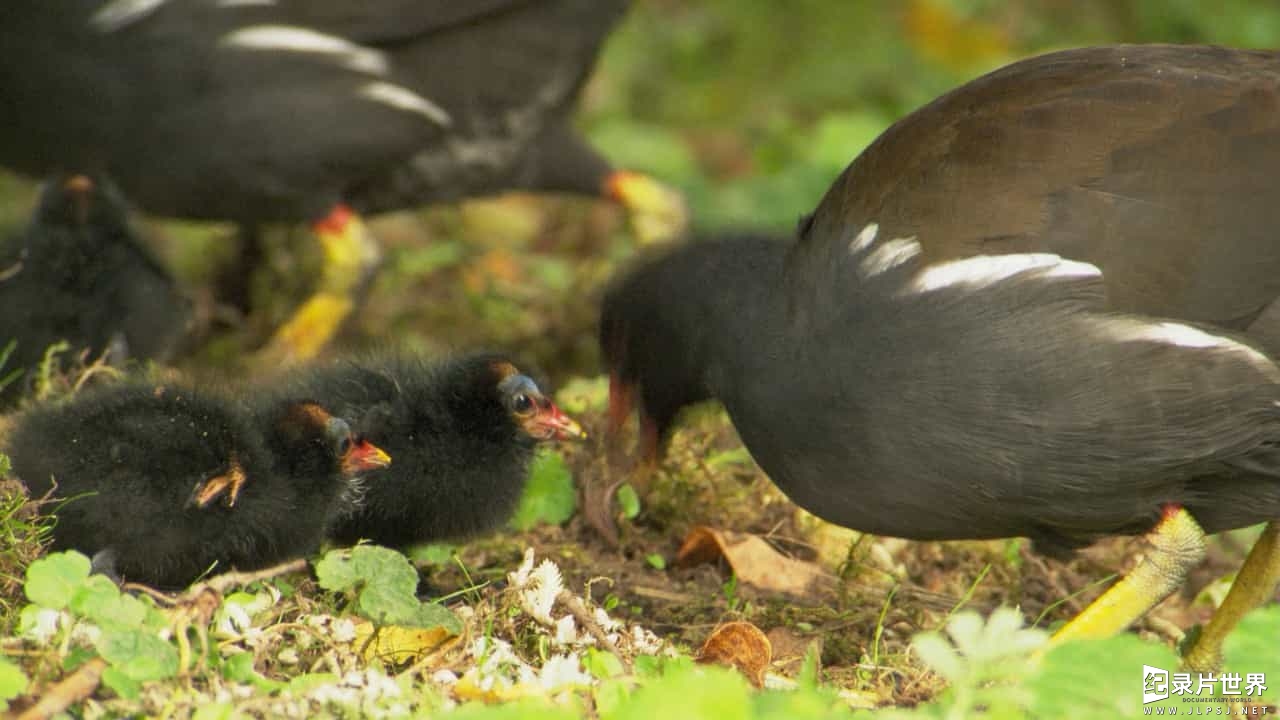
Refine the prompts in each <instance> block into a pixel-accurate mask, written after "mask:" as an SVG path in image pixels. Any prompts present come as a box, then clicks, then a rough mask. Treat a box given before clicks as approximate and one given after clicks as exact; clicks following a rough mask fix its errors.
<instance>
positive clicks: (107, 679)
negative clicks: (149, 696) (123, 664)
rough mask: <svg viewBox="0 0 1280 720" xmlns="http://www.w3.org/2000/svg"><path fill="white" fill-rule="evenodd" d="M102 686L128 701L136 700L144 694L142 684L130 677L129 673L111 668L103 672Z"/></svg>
mask: <svg viewBox="0 0 1280 720" xmlns="http://www.w3.org/2000/svg"><path fill="white" fill-rule="evenodd" d="M102 684H103V685H106V686H107V687H108V688H111V689H112V690H113V691H115V694H117V695H119V696H120V697H122V698H124V699H126V700H136V699H138V696H139V695H141V694H142V683H140V682H138V681H137V680H134V679H133V678H131V677H129V674H128V673H126V672H124V671H123V670H121V669H119V668H114V667H109V668H107V669H106V670H103V671H102Z"/></svg>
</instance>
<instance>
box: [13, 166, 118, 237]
mask: <svg viewBox="0 0 1280 720" xmlns="http://www.w3.org/2000/svg"><path fill="white" fill-rule="evenodd" d="M128 215H129V211H128V205H127V204H126V202H125V200H124V197H123V196H122V195H121V194H120V191H119V190H118V189H117V188H116V186H115V184H114V183H113V182H111V180H110V179H109V178H107V177H106V176H105V175H101V174H74V175H73V174H61V175H55V176H53V177H50V178H49V179H47V180H46V181H45V183H44V184H43V185H42V186H41V189H40V200H39V207H38V208H37V209H36V213H35V219H34V222H35V223H37V224H40V225H57V226H63V227H68V228H85V227H94V228H100V229H104V230H112V231H123V230H127V227H128Z"/></svg>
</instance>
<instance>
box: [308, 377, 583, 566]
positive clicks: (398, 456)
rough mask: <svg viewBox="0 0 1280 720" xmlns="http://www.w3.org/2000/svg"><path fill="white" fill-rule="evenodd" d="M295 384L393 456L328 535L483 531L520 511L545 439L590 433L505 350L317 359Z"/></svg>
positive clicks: (396, 540) (409, 540)
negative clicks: (324, 362)
mask: <svg viewBox="0 0 1280 720" xmlns="http://www.w3.org/2000/svg"><path fill="white" fill-rule="evenodd" d="M300 383H301V385H300V387H295V388H294V391H295V392H297V393H301V394H304V395H306V396H307V397H313V398H316V399H317V400H318V401H319V402H321V403H323V404H324V405H325V406H326V407H329V408H332V409H333V411H334V412H336V413H338V414H340V415H342V416H343V417H346V418H349V419H350V421H351V423H352V425H353V426H354V427H356V428H358V429H359V430H360V432H361V433H363V434H364V435H365V436H366V437H368V439H369V441H370V442H374V443H377V444H378V446H379V447H382V448H385V449H386V451H387V452H388V453H390V454H391V456H392V457H394V458H395V464H394V465H392V466H391V467H390V468H387V469H384V470H380V471H376V472H373V473H370V476H369V483H368V488H367V489H366V491H365V494H364V502H363V503H362V504H361V506H360V507H359V508H358V509H357V510H356V511H355V513H353V514H351V515H348V516H346V517H344V518H340V519H339V521H338V522H337V524H336V525H334V526H333V527H332V529H331V530H330V532H329V536H330V538H331V539H333V540H335V541H337V542H341V543H348V544H349V543H355V542H357V541H359V540H361V539H365V540H371V541H373V542H375V543H378V544H381V545H387V546H391V547H404V546H407V545H413V544H416V543H422V542H430V541H435V540H443V539H450V538H461V537H466V536H471V535H476V534H478V533H482V532H485V531H487V530H491V529H493V528H495V527H497V526H498V525H499V524H501V523H502V522H504V521H506V520H507V519H508V518H509V517H510V516H511V514H512V512H513V511H514V510H515V507H516V504H517V503H518V501H519V499H520V496H521V493H522V492H523V490H524V486H525V480H526V478H527V476H528V466H529V462H530V460H531V459H532V457H533V452H534V449H535V447H536V446H537V444H538V443H539V442H542V441H546V440H553V439H567V438H577V437H582V436H583V435H584V433H583V432H582V429H581V428H580V427H579V425H578V424H577V423H576V422H574V421H573V420H572V419H570V418H569V417H568V416H566V415H565V414H564V413H563V412H561V411H560V409H559V408H557V407H556V405H555V404H554V403H553V402H552V401H551V400H550V399H549V398H548V397H547V396H545V395H544V394H543V393H542V392H541V391H540V390H539V389H538V386H537V385H536V384H535V383H534V381H533V380H532V379H530V378H529V377H528V376H527V375H524V374H522V373H521V372H520V371H519V370H518V369H517V368H516V366H515V365H514V364H512V362H511V361H510V360H509V359H507V358H506V357H504V356H502V355H494V354H473V355H468V356H465V357H460V358H456V359H452V360H447V361H443V362H431V361H428V360H424V359H421V358H412V357H406V356H399V355H393V356H389V357H382V358H377V359H370V360H368V361H343V362H338V363H335V364H331V365H328V366H325V367H321V368H317V369H315V370H314V371H312V372H311V374H310V375H309V376H307V377H305V378H304V379H303V380H301V381H300Z"/></svg>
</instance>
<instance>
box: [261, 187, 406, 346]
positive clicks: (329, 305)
mask: <svg viewBox="0 0 1280 720" xmlns="http://www.w3.org/2000/svg"><path fill="white" fill-rule="evenodd" d="M313 230H314V231H315V233H316V238H317V239H318V240H319V241H320V247H321V249H322V251H323V259H324V264H323V268H322V270H321V275H320V282H319V284H318V286H317V288H316V290H315V292H314V293H313V294H312V295H311V297H309V298H307V300H306V301H305V302H304V303H303V304H302V305H301V306H300V307H299V308H298V309H297V310H296V311H294V314H293V316H292V317H291V318H289V320H288V321H286V322H285V323H284V325H282V326H280V328H278V329H277V330H276V333H275V335H273V336H272V338H271V340H270V342H268V343H267V346H266V347H265V348H263V350H262V351H261V352H260V353H259V360H260V361H261V362H262V363H264V364H281V363H289V362H294V361H298V360H306V359H308V358H311V357H314V356H315V355H317V354H318V353H319V352H320V351H321V350H323V349H324V347H325V346H326V345H328V344H329V341H330V340H332V339H333V336H334V335H336V334H337V332H338V329H339V328H340V327H341V326H342V323H343V322H344V321H345V320H346V319H347V317H348V316H349V315H350V314H351V313H352V311H353V310H354V309H355V307H356V304H357V303H358V300H359V296H360V294H361V293H362V292H363V291H364V290H365V288H366V287H367V285H368V282H369V280H370V279H371V278H372V276H373V273H374V271H375V270H376V268H377V266H378V262H379V260H380V259H381V253H380V250H379V248H378V245H377V243H376V242H375V241H374V239H373V237H372V236H371V235H370V234H369V231H368V230H367V229H366V228H365V226H364V223H363V222H361V221H360V217H359V216H358V215H356V214H355V213H353V212H351V211H350V210H349V209H347V208H346V207H344V206H339V207H337V208H335V209H334V211H333V212H332V213H331V214H330V215H329V216H328V217H327V218H325V219H324V220H322V221H320V222H318V223H316V224H315V225H314V226H313Z"/></svg>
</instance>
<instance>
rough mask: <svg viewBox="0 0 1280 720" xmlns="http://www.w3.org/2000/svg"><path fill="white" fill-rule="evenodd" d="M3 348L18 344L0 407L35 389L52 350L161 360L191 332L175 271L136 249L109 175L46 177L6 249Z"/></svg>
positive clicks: (0, 258) (1, 271) (2, 256)
mask: <svg viewBox="0 0 1280 720" xmlns="http://www.w3.org/2000/svg"><path fill="white" fill-rule="evenodd" d="M0 307H3V308H4V312H2V313H0V348H3V347H4V346H6V345H8V344H9V343H11V342H12V343H14V346H13V351H12V354H11V355H10V356H9V358H8V361H7V362H6V363H5V365H4V367H3V368H0V376H7V375H9V374H10V372H11V371H18V372H20V373H21V374H20V375H19V376H17V378H16V379H15V381H14V382H11V383H9V384H8V385H7V386H5V387H3V388H0V406H3V405H6V404H10V403H12V402H14V401H15V400H17V399H18V398H19V397H20V396H21V395H22V393H23V391H24V390H26V389H28V388H29V387H30V378H31V376H32V375H33V374H34V372H33V369H34V367H35V366H36V365H37V364H38V363H39V361H40V359H41V358H42V357H43V355H44V353H45V350H46V348H48V347H49V346H50V345H52V344H54V343H56V342H59V341H66V342H67V343H68V345H70V349H71V350H72V351H80V350H84V349H87V350H88V351H89V353H90V355H92V356H94V357H96V356H98V355H100V354H101V353H103V352H106V351H108V350H110V351H111V356H112V357H113V359H124V358H126V357H132V358H136V359H156V360H164V359H166V358H168V357H169V356H170V354H171V353H172V352H173V351H174V350H175V349H176V348H177V345H178V343H179V342H180V341H181V339H182V337H183V336H184V334H185V331H186V328H187V322H188V319H189V307H188V303H187V300H186V299H185V298H184V297H182V296H181V295H180V294H179V293H178V291H177V290H176V288H175V287H174V283H173V280H172V278H171V277H170V276H169V274H168V273H167V272H166V271H165V270H164V268H162V267H161V266H160V265H159V264H158V263H157V262H156V261H155V259H154V258H152V257H151V255H150V254H149V252H148V251H147V250H146V249H144V248H143V246H142V245H141V244H139V242H138V240H137V236H136V234H135V233H134V231H133V229H132V228H131V226H130V224H129V219H128V210H127V207H126V205H125V203H124V200H123V199H122V198H121V197H120V195H119V193H118V192H117V191H116V189H115V188H114V186H112V185H111V183H110V182H109V181H108V180H107V179H106V178H103V177H96V178H89V177H86V176H83V175H76V176H55V177H52V178H50V179H48V180H47V181H46V182H45V184H44V187H43V189H42V190H41V194H40V201H39V205H38V207H37V208H36V211H35V213H34V215H33V216H32V218H31V222H30V224H29V225H28V226H27V227H26V228H25V229H24V230H23V231H22V232H19V233H17V234H14V235H12V236H10V237H8V238H6V239H5V240H4V244H3V247H0Z"/></svg>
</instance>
